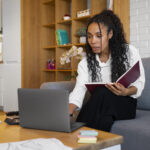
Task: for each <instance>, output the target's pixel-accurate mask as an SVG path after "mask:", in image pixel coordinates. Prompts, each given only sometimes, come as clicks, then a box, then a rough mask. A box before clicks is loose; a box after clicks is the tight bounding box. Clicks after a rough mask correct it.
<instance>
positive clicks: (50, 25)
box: [42, 23, 55, 27]
mask: <svg viewBox="0 0 150 150" xmlns="http://www.w3.org/2000/svg"><path fill="white" fill-rule="evenodd" d="M42 26H43V27H55V23H50V24H44V25H42Z"/></svg>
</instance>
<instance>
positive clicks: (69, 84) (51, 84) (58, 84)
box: [40, 81, 75, 92]
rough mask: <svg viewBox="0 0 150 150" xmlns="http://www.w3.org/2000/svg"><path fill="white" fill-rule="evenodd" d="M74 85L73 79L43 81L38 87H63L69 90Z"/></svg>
mask: <svg viewBox="0 0 150 150" xmlns="http://www.w3.org/2000/svg"><path fill="white" fill-rule="evenodd" d="M74 85H75V82H74V81H59V82H45V83H43V84H42V85H41V86H40V89H64V90H67V91H69V92H71V91H72V90H73V88H74Z"/></svg>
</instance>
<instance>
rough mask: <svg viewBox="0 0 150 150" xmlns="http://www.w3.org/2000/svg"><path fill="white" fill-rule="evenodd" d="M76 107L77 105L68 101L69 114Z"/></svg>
mask: <svg viewBox="0 0 150 150" xmlns="http://www.w3.org/2000/svg"><path fill="white" fill-rule="evenodd" d="M76 108H77V106H76V105H75V104H72V103H70V104H69V114H70V115H72V114H73V113H74V111H75V109H76Z"/></svg>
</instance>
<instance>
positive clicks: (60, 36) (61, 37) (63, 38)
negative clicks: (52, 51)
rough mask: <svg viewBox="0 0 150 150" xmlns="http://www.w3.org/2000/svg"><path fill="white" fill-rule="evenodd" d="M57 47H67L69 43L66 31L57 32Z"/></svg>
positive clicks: (59, 30)
mask: <svg viewBox="0 0 150 150" xmlns="http://www.w3.org/2000/svg"><path fill="white" fill-rule="evenodd" d="M56 40H57V45H65V44H68V43H69V37H68V32H67V31H66V30H61V29H58V30H57V31H56Z"/></svg>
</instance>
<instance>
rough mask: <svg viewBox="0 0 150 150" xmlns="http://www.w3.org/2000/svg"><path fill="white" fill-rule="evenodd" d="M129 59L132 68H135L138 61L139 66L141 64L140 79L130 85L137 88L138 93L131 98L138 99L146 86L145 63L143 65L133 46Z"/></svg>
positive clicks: (130, 47)
mask: <svg viewBox="0 0 150 150" xmlns="http://www.w3.org/2000/svg"><path fill="white" fill-rule="evenodd" d="M129 57H130V58H129V63H130V66H133V65H134V64H135V63H136V62H137V61H139V64H140V77H139V78H138V79H137V80H136V81H135V82H134V83H132V84H131V85H130V86H135V87H136V88H137V93H136V94H133V95H131V97H133V98H138V97H139V96H141V94H142V91H143V89H144V86H145V72H144V67H143V63H142V60H141V57H140V55H139V52H138V50H137V49H136V48H135V47H133V46H131V45H130V46H129Z"/></svg>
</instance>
